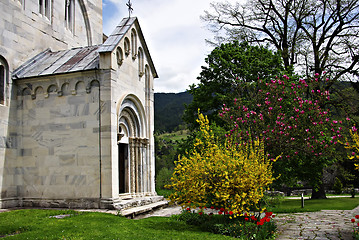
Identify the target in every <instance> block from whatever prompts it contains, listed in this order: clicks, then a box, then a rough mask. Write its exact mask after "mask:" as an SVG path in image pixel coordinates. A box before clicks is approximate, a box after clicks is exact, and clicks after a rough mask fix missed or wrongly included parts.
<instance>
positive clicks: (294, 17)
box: [202, 0, 359, 87]
mask: <svg viewBox="0 0 359 240" xmlns="http://www.w3.org/2000/svg"><path fill="white" fill-rule="evenodd" d="M211 7H212V9H213V10H214V11H211V12H210V11H206V12H205V15H204V16H202V18H203V19H204V20H205V21H207V22H208V23H209V26H210V29H211V30H212V31H214V32H216V33H217V36H220V37H219V38H220V41H221V42H223V40H233V39H241V40H245V41H248V42H249V43H256V44H263V43H266V44H270V46H271V47H273V48H275V49H276V50H278V51H279V52H280V53H281V57H282V59H283V62H284V65H285V67H286V68H287V69H288V68H289V67H290V66H291V65H293V66H295V67H301V68H302V69H303V70H305V72H306V73H307V76H312V74H313V72H314V73H318V74H322V72H323V71H328V72H330V73H332V76H331V81H332V82H335V81H337V80H338V79H340V78H343V77H347V78H349V79H350V80H352V79H351V78H352V76H353V75H356V76H359V69H358V67H359V66H358V61H359V1H358V0H319V1H317V0H248V1H247V2H246V3H244V4H240V3H236V4H230V3H228V2H224V3H223V2H217V3H212V4H211ZM222 30H224V32H225V35H222V36H221V34H220V33H219V32H220V31H222ZM330 86H331V85H330V84H329V85H328V87H330Z"/></svg>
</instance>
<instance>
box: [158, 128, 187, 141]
mask: <svg viewBox="0 0 359 240" xmlns="http://www.w3.org/2000/svg"><path fill="white" fill-rule="evenodd" d="M189 134H190V132H189V130H180V131H177V132H172V133H164V134H161V135H159V137H161V138H163V139H165V140H166V141H169V140H171V141H179V140H182V139H185V138H186V137H187V136H188V135H189Z"/></svg>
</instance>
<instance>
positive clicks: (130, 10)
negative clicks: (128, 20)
mask: <svg viewBox="0 0 359 240" xmlns="http://www.w3.org/2000/svg"><path fill="white" fill-rule="evenodd" d="M126 6H127V7H128V17H131V13H132V12H133V8H132V3H131V0H128V3H126Z"/></svg>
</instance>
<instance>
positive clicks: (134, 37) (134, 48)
mask: <svg viewBox="0 0 359 240" xmlns="http://www.w3.org/2000/svg"><path fill="white" fill-rule="evenodd" d="M131 44H132V58H133V59H134V60H135V59H136V57H137V33H136V31H135V29H132V32H131Z"/></svg>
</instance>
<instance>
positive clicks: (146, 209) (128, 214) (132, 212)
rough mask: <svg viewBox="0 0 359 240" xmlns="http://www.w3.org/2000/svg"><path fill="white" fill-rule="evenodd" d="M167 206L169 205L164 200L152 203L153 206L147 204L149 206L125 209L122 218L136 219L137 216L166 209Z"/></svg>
mask: <svg viewBox="0 0 359 240" xmlns="http://www.w3.org/2000/svg"><path fill="white" fill-rule="evenodd" d="M167 205H168V201H166V200H163V201H159V202H155V203H151V204H147V205H143V206H139V207H133V208H129V209H124V210H122V211H120V213H121V215H122V216H125V217H128V218H134V217H135V216H137V215H139V214H143V213H147V212H150V211H152V210H153V209H156V208H160V207H164V206H167Z"/></svg>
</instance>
